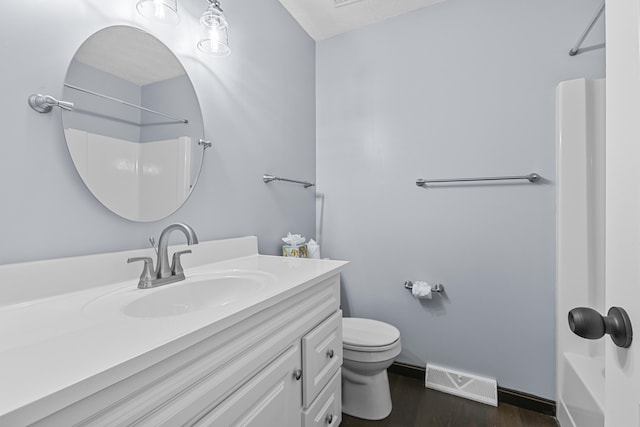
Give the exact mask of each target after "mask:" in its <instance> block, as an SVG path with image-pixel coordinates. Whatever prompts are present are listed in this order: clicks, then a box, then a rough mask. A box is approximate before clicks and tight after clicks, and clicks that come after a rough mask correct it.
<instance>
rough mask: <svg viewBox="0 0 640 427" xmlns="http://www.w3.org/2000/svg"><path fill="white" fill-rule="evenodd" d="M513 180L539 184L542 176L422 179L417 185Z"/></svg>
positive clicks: (419, 179)
mask: <svg viewBox="0 0 640 427" xmlns="http://www.w3.org/2000/svg"><path fill="white" fill-rule="evenodd" d="M513 179H526V180H528V181H529V182H532V183H533V182H538V181H540V175H538V174H537V173H530V174H529V175H521V176H487V177H482V178H449V179H422V178H418V179H417V180H416V185H417V186H418V187H424V186H425V185H426V184H431V183H444V182H472V181H507V180H513Z"/></svg>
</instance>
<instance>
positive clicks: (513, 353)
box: [316, 0, 604, 398]
mask: <svg viewBox="0 0 640 427" xmlns="http://www.w3.org/2000/svg"><path fill="white" fill-rule="evenodd" d="M598 4H599V1H598V0H589V1H583V0H564V1H538V2H523V1H507V0H488V1H481V2H480V1H477V0H449V1H446V2H443V3H439V4H437V5H435V6H433V7H430V8H427V9H423V10H420V11H416V12H413V13H410V14H407V15H404V16H401V17H397V18H394V19H391V20H388V21H386V22H383V23H380V24H378V25H374V26H370V27H367V28H364V29H361V30H358V31H354V32H351V33H347V34H344V35H341V36H337V37H335V38H332V39H328V40H325V41H322V42H319V43H317V46H316V73H317V83H316V94H317V182H318V192H319V193H320V195H321V196H322V198H320V200H321V201H322V203H321V206H320V207H319V210H318V212H319V215H320V216H319V218H321V219H322V221H320V223H319V225H320V228H319V237H320V239H321V242H320V243H321V247H322V249H323V254H322V255H323V256H327V257H331V258H337V259H348V260H351V261H353V263H352V264H351V265H350V266H349V268H348V269H347V271H346V272H345V273H343V284H344V286H343V308H344V310H345V312H346V313H347V314H349V315H352V316H361V317H370V318H374V319H380V320H383V321H387V322H389V323H391V324H393V325H396V326H397V327H398V328H399V329H400V331H401V334H402V345H403V351H402V354H401V355H400V356H399V358H398V360H399V361H402V362H405V363H409V364H413V365H421V366H424V364H425V363H426V362H430V363H434V364H438V365H443V366H446V367H450V368H453V369H458V370H462V371H466V372H471V373H475V374H478V375H483V376H489V377H494V378H496V379H497V380H498V384H499V385H500V386H502V387H507V388H513V389H516V390H521V391H525V392H529V393H532V394H535V395H538V396H542V397H547V398H554V395H555V390H554V388H555V386H554V381H555V376H554V370H555V363H554V360H555V351H554V347H555V343H554V336H555V333H554V331H555V329H554V328H555V316H554V308H555V186H554V179H555V135H554V132H555V130H554V129H555V86H556V84H557V83H558V82H560V81H562V80H567V79H572V78H578V77H587V78H595V77H602V76H603V75H604V50H602V49H600V50H595V51H590V52H587V53H585V54H581V55H578V56H576V57H569V56H568V55H567V52H568V50H569V49H570V48H571V46H572V45H573V44H574V43H575V41H576V39H577V38H578V36H579V35H580V33H581V32H582V31H583V30H584V28H585V27H586V25H587V23H588V22H589V20H590V18H591V17H592V15H593V13H594V11H595V10H596V7H597V6H598ZM603 40H604V34H603V26H602V23H599V24H598V26H597V27H596V29H595V32H594V33H592V34H591V35H590V36H589V38H588V39H587V41H586V43H585V46H589V45H593V44H597V43H602V42H603ZM530 172H537V173H539V174H541V175H542V176H543V177H544V178H545V180H544V182H542V183H540V184H536V185H532V184H528V183H519V184H513V183H512V184H495V185H456V186H439V187H435V186H434V187H429V188H427V189H422V188H418V187H417V186H416V185H415V181H416V179H417V178H452V177H473V176H492V175H521V174H528V173H530ZM405 280H426V281H429V282H431V283H436V282H440V283H443V284H444V286H445V288H446V293H445V294H444V295H443V296H442V297H438V296H436V297H434V299H433V300H431V301H424V302H421V301H418V300H415V299H413V298H412V297H411V294H410V293H409V292H408V291H406V290H404V289H403V282H404V281H405ZM558 321H559V322H563V321H564V319H559V320H558Z"/></svg>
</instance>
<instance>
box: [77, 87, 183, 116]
mask: <svg viewBox="0 0 640 427" xmlns="http://www.w3.org/2000/svg"><path fill="white" fill-rule="evenodd" d="M64 85H65V86H66V87H68V88H70V89H75V90H77V91H80V92H84V93H88V94H89V95H94V96H97V97H100V98H104V99H108V100H109V101H113V102H119V103H120V104H123V105H126V106H128V107H133V108H137V109H138V110H142V111H146V112H148V113H151V114H156V115H158V116H162V117H166V118H169V119H173V120H177V121H179V122H181V123H189V120H187V119H183V118H181V117H176V116H172V115H171V114H166V113H162V112H160V111H156V110H152V109H150V108H146V107H142V106H140V105H136V104H132V103H130V102H127V101H123V100H122V99H118V98H114V97H111V96H108V95H104V94H102V93H98V92H94V91H92V90H89V89H84V88H81V87H78V86H74V85H70V84H68V83H65V84H64Z"/></svg>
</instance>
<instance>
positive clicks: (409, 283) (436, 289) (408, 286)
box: [404, 280, 444, 293]
mask: <svg viewBox="0 0 640 427" xmlns="http://www.w3.org/2000/svg"><path fill="white" fill-rule="evenodd" d="M404 287H405V289H413V282H412V281H411V280H407V281H406V282H404ZM442 291H444V285H443V284H442V283H436V284H435V285H431V292H437V293H441V292H442Z"/></svg>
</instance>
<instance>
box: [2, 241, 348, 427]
mask: <svg viewBox="0 0 640 427" xmlns="http://www.w3.org/2000/svg"><path fill="white" fill-rule="evenodd" d="M171 249H172V252H173V251H175V250H181V249H183V247H182V246H178V247H173V248H171ZM189 249H191V250H192V251H193V253H192V254H188V255H185V256H184V257H183V266H184V269H185V274H186V276H187V279H186V280H185V281H182V282H177V283H173V284H170V285H165V286H161V287H157V288H153V289H138V288H137V287H136V284H137V281H138V276H139V274H140V265H132V264H127V263H126V260H127V258H129V257H139V256H152V255H153V250H152V249H149V250H136V251H127V252H120V253H109V254H101V255H91V256H84V257H76V258H68V259H60V260H49V261H38V262H29V263H24V264H12V265H5V266H0V324H1V325H2V329H1V333H0V335H1V336H0V384H1V386H0V425H3V426H4V425H6V426H12V427H13V426H21V425H30V424H35V425H46V426H70V425H81V426H84V425H88V426H105V425H108V426H118V425H142V426H154V427H156V426H163V425H166V426H181V425H198V426H200V425H202V426H232V425H242V426H261V427H264V426H337V425H339V424H340V421H341V396H340V387H341V382H340V366H341V364H342V332H341V325H342V322H341V311H340V308H339V306H340V279H339V272H340V271H341V270H342V269H343V268H344V266H345V265H346V264H347V263H346V262H342V261H329V260H311V259H297V258H283V257H274V256H265V255H259V254H258V252H257V239H256V238H255V237H245V238H238V239H228V240H220V241H211V242H204V243H200V244H198V245H193V246H190V247H189Z"/></svg>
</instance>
